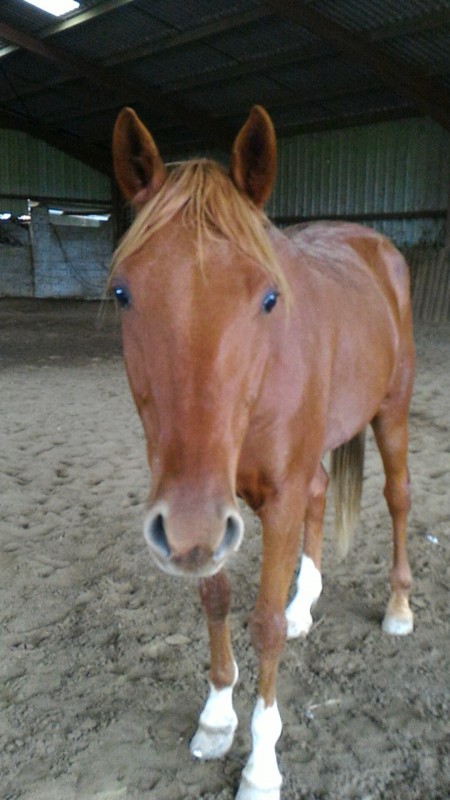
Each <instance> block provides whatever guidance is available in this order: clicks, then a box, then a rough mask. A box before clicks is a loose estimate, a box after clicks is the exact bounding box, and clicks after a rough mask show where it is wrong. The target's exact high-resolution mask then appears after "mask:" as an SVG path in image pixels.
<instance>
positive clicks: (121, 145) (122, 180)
mask: <svg viewBox="0 0 450 800" xmlns="http://www.w3.org/2000/svg"><path fill="white" fill-rule="evenodd" d="M112 153H113V163H114V174H115V176H116V180H117V183H118V184H119V187H120V189H121V191H122V192H123V194H124V196H125V197H126V199H127V200H129V201H130V202H131V203H132V204H133V205H134V207H135V208H137V209H139V208H141V206H143V205H144V204H145V203H146V202H147V200H150V198H151V197H153V195H154V194H156V192H158V191H159V190H160V188H161V186H162V185H163V183H164V181H165V180H166V177H167V172H166V168H165V166H164V164H163V162H162V159H161V156H160V155H159V151H158V148H157V146H156V144H155V142H154V140H153V137H152V136H151V134H150V133H149V132H148V130H147V128H146V127H145V125H143V123H142V122H141V120H140V119H139V117H138V116H137V114H135V112H134V111H133V109H131V108H124V109H122V111H121V112H120V114H119V116H118V117H117V120H116V124H115V125H114V132H113V142H112Z"/></svg>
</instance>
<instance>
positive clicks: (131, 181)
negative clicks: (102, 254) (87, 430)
mask: <svg viewBox="0 0 450 800" xmlns="http://www.w3.org/2000/svg"><path fill="white" fill-rule="evenodd" d="M275 151H276V147H275V135H274V131H273V127H272V124H271V122H270V119H269V117H268V116H267V114H266V112H265V111H264V110H263V109H261V108H259V107H255V108H254V109H253V110H252V112H251V114H250V116H249V119H248V120H247V122H246V124H245V125H244V127H243V128H242V130H241V131H240V133H239V135H238V136H237V138H236V141H235V144H234V148H233V152H232V160H231V168H230V173H229V174H227V173H226V172H225V171H224V170H223V169H222V168H221V167H219V166H218V165H217V164H215V163H214V162H210V161H204V160H201V161H192V162H186V164H181V165H179V166H178V167H176V168H175V169H173V170H169V171H168V170H167V169H166V167H165V166H164V164H163V162H162V160H161V157H160V155H159V152H158V149H157V147H156V145H155V143H154V141H153V138H152V137H151V135H150V133H149V132H148V131H147V130H146V128H145V127H144V126H143V124H142V123H141V122H140V120H139V119H138V118H137V117H136V115H135V114H134V112H133V111H131V110H130V109H124V111H122V112H121V114H120V115H119V117H118V119H117V122H116V126H115V130H114V139H113V155H114V166H115V172H116V177H117V181H118V183H119V186H120V187H121V189H122V191H123V193H124V194H125V196H126V197H127V198H128V199H129V200H131V202H132V203H133V204H134V206H135V207H136V209H137V210H138V214H137V217H136V220H135V222H134V223H133V225H132V227H131V228H130V230H129V231H128V233H127V235H126V237H125V239H124V240H123V242H122V244H121V245H120V246H119V248H118V250H117V252H116V255H115V258H114V263H113V269H112V274H111V281H110V283H111V287H112V289H113V291H114V293H115V295H116V297H117V299H118V301H119V303H120V305H121V306H122V308H123V316H122V330H123V348H124V358H125V364H126V369H127V374H128V378H129V382H130V386H131V390H132V393H133V397H134V400H135V403H136V406H137V409H138V411H139V414H140V416H141V419H142V423H143V426H144V430H145V434H146V438H147V446H148V458H149V463H150V467H151V470H152V476H153V480H152V491H151V496H150V507H149V511H148V514H147V517H146V520H145V531H144V532H145V538H146V540H147V543H148V545H149V547H150V550H151V553H152V555H153V557H154V559H155V561H156V563H157V564H158V565H159V566H160V567H161V568H162V569H164V570H165V571H166V572H169V573H172V574H192V575H195V576H205V575H212V574H214V573H215V572H217V571H218V570H219V569H220V568H221V566H222V565H223V564H224V562H225V561H226V559H227V557H228V556H229V555H230V554H231V553H233V552H234V551H236V550H237V548H238V547H239V544H240V542H241V539H242V535H243V527H244V526H243V522H242V519H241V516H240V514H239V511H238V508H237V504H236V479H237V470H238V463H239V459H240V454H241V449H242V445H243V442H244V440H245V438H246V436H247V433H248V427H249V418H250V413H251V410H252V407H253V406H254V404H255V401H256V399H257V397H258V394H259V391H260V387H261V383H262V381H263V377H264V373H265V370H266V367H267V364H268V360H269V358H270V326H271V324H273V323H271V321H272V319H273V317H275V316H276V315H273V317H272V316H271V317H270V319H269V318H268V313H269V312H270V311H271V310H272V308H273V307H274V306H275V304H276V300H277V296H278V291H279V286H280V283H282V276H281V275H280V274H279V270H278V266H277V263H276V259H275V256H274V253H273V251H272V248H271V245H270V242H269V238H268V235H267V231H266V226H267V222H266V219H265V217H264V215H263V213H262V211H261V208H262V206H263V204H264V203H265V201H266V200H267V198H268V196H269V194H270V190H271V187H272V183H273V178H274V172H275V157H276V156H275Z"/></svg>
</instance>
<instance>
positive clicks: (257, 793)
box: [236, 497, 305, 800]
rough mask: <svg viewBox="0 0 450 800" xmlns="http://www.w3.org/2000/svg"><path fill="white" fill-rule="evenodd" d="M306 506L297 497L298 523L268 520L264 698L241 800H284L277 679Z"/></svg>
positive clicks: (261, 645) (254, 628) (258, 631)
mask: <svg viewBox="0 0 450 800" xmlns="http://www.w3.org/2000/svg"><path fill="white" fill-rule="evenodd" d="M285 500H286V498H285ZM286 502H287V507H288V508H289V507H290V508H291V509H292V505H289V502H288V501H286ZM277 505H278V504H277ZM304 506H305V503H304V502H303V504H302V503H301V501H299V498H298V497H296V498H295V507H296V513H295V519H292V514H291V515H286V514H283V515H281V514H280V515H279V521H278V520H277V521H276V524H273V520H274V519H276V516H277V515H275V516H274V515H273V514H271V515H270V516H271V519H268V518H267V519H265V520H264V519H263V518H262V522H263V556H262V566H261V580H260V587H259V592H258V597H257V600H256V605H255V610H254V612H253V616H252V625H251V632H252V641H253V645H254V647H255V650H256V652H257V654H258V658H259V680H258V699H257V702H256V706H255V709H254V712H253V716H252V723H251V733H252V751H251V754H250V757H249V759H248V761H247V764H246V766H245V768H244V771H243V773H242V779H241V784H240V787H239V791H238V794H237V797H236V800H279V798H280V788H281V783H282V777H281V773H280V771H279V768H278V762H277V756H276V752H275V745H276V743H277V741H278V739H279V737H280V735H281V729H282V724H281V717H280V714H279V711H278V706H277V701H276V677H277V671H278V663H279V660H280V655H281V651H282V649H283V645H284V642H285V640H286V628H287V621H286V614H285V604H286V598H287V594H288V590H289V584H290V581H291V578H292V574H293V571H294V567H295V563H296V560H297V555H298V549H299V540H300V534H301V524H302V521H303V515H304ZM283 517H284V519H283ZM289 517H291V518H289ZM283 522H284V525H283Z"/></svg>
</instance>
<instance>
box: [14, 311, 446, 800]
mask: <svg viewBox="0 0 450 800" xmlns="http://www.w3.org/2000/svg"><path fill="white" fill-rule="evenodd" d="M98 311H99V307H98V305H96V304H86V303H69V302H66V303H63V302H60V303H57V302H54V303H50V302H44V301H12V300H3V301H1V302H0V356H1V359H2V361H1V363H2V369H1V372H0V381H1V387H0V389H1V427H0V430H1V448H0V491H1V494H0V530H1V542H0V546H1V556H0V558H1V561H0V592H1V595H0V601H1V653H0V676H1V683H0V705H1V715H0V748H1V754H0V786H1V788H0V795H1V797H2V798H4V800H19V799H20V800H73V799H75V798H76V800H119V799H120V800H125V799H126V800H150V798H151V799H152V800H198V798H203V799H204V800H232V798H233V797H234V792H235V790H236V787H237V784H238V781H239V776H240V773H241V770H242V767H243V765H244V763H245V760H246V757H247V754H248V749H249V732H248V730H249V719H250V714H251V710H252V706H253V701H254V696H255V680H256V660H255V657H254V654H253V652H252V649H251V646H250V643H249V635H248V628H247V624H248V616H249V613H250V611H251V608H252V603H253V599H254V597H255V592H256V586H257V576H258V563H259V555H260V543H259V533H258V527H257V524H256V522H255V520H254V518H253V517H252V516H251V515H250V514H248V513H247V514H246V524H247V532H246V537H245V542H244V545H243V547H242V550H241V552H240V554H239V555H238V556H237V557H236V558H235V560H234V561H233V563H232V566H231V575H232V582H233V587H234V605H233V629H234V644H235V653H236V658H237V661H238V663H239V667H240V681H239V684H238V687H237V691H236V708H237V711H238V715H239V718H240V727H239V728H238V732H237V735H236V741H235V744H234V746H233V748H232V751H231V752H230V754H229V755H228V756H227V757H226V758H225V759H224V760H223V761H220V762H216V763H213V762H209V763H206V764H201V763H196V762H194V761H193V760H192V759H191V757H190V755H189V751H188V741H189V739H190V737H191V736H192V734H193V732H194V730H195V727H196V721H197V716H198V713H199V711H200V708H201V706H202V703H203V700H204V698H205V697H206V690H207V685H206V676H207V669H208V650H207V639H206V631H205V626H204V625H203V620H202V614H201V609H200V604H199V601H198V599H197V594H196V590H195V586H194V585H193V584H191V583H190V582H183V581H178V580H176V579H173V578H168V577H165V576H163V575H161V574H159V573H158V572H157V571H156V569H155V568H154V567H153V566H152V564H151V563H150V560H149V557H148V555H147V551H146V547H145V544H144V541H143V537H142V533H141V520H142V516H143V509H144V503H145V498H146V494H147V491H148V473H147V466H146V461H145V448H144V443H143V437H142V435H141V429H140V423H139V420H138V417H137V415H136V413H135V411H134V407H133V405H132V402H131V399H130V396H129V392H128V387H127V383H126V379H125V375H124V371H123V366H122V362H121V357H120V344H119V330H118V320H117V318H116V316H115V312H114V311H113V310H112V309H111V308H108V309H107V311H106V313H105V315H104V318H103V322H102V324H101V326H99V324H98ZM416 338H417V346H418V367H417V384H416V392H415V398H414V403H413V407H412V413H411V459H410V466H411V472H412V479H413V509H412V512H411V515H410V537H409V541H410V547H409V550H410V557H411V566H412V569H413V573H414V578H415V584H414V593H413V598H412V605H413V609H414V611H415V617H416V631H415V633H414V634H413V635H412V636H411V637H407V638H405V639H402V638H396V637H393V638H392V637H388V636H386V635H385V634H382V632H381V630H380V620H381V617H382V614H383V611H384V606H385V602H386V600H387V594H388V588H387V587H388V572H389V565H390V551H391V546H390V532H389V523H388V516H387V511H386V509H385V505H384V501H383V497H382V484H383V481H382V475H381V470H380V462H379V458H378V455H377V454H376V452H375V451H374V448H373V444H372V440H370V442H369V452H368V456H367V462H366V479H365V487H364V496H363V509H362V521H361V531H360V534H359V537H358V540H357V542H356V544H355V546H354V548H353V550H352V552H351V554H350V556H349V557H348V559H347V561H346V562H345V563H343V564H336V562H335V559H334V553H333V547H332V526H331V514H330V516H329V517H328V521H327V536H326V538H327V544H326V553H325V560H324V592H323V595H322V598H321V600H320V602H319V604H318V606H317V608H316V611H315V620H316V622H315V625H314V627H313V629H312V631H311V633H310V636H309V638H308V640H306V641H293V642H289V643H288V644H287V645H286V648H285V653H284V658H283V662H282V666H281V669H280V679H279V705H280V710H281V714H282V717H283V721H284V730H283V734H282V737H281V739H280V742H279V745H278V752H279V755H280V766H281V769H282V772H283V774H284V789H283V800H293V799H294V798H295V800H297V799H298V800H350V799H351V800H394V799H395V800H444V798H448V797H449V796H450V765H449V733H450V727H449V716H450V714H449V712H450V673H449V655H450V636H449V628H450V625H449V595H448V587H449V583H450V580H449V579H450V560H449V549H450V539H449V525H450V485H449V475H450V401H449V398H450V328H448V327H447V328H442V327H441V328H434V329H433V328H419V329H418V330H417V333H416Z"/></svg>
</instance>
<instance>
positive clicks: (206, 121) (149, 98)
mask: <svg viewBox="0 0 450 800" xmlns="http://www.w3.org/2000/svg"><path fill="white" fill-rule="evenodd" d="M0 37H1V38H3V39H5V40H6V41H9V42H11V43H13V44H16V45H17V46H18V47H20V48H22V49H24V50H27V51H28V52H31V53H33V54H34V55H37V56H39V57H41V58H44V59H46V60H48V61H51V62H52V63H54V64H56V66H57V67H58V68H59V69H60V70H62V71H63V72H66V73H67V74H68V75H71V76H72V77H76V78H83V79H85V80H87V81H88V83H92V84H97V85H100V86H101V87H102V88H103V89H104V91H105V92H110V93H112V94H113V96H114V94H115V92H119V93H120V95H121V97H123V96H127V95H128V96H129V97H130V98H132V99H133V100H134V101H136V100H139V102H142V103H143V104H145V105H146V106H149V107H152V108H153V109H154V113H155V114H157V113H158V114H161V113H162V114H167V115H168V116H171V117H173V118H175V120H176V121H177V123H178V125H181V126H184V127H186V128H189V129H191V130H192V131H194V132H195V133H201V135H202V136H205V135H206V136H207V137H208V138H210V139H211V140H212V141H214V142H215V144H216V145H217V146H218V147H222V148H224V149H227V150H228V148H229V146H230V144H231V142H232V141H233V135H234V133H233V132H232V131H228V130H227V126H226V125H225V126H224V125H223V124H220V125H219V124H218V123H217V122H215V120H213V119H212V118H211V117H210V116H209V115H208V114H206V113H204V112H203V111H201V109H194V108H191V107H188V106H185V105H184V104H182V103H180V102H178V101H176V100H169V99H168V98H166V97H164V96H163V95H162V93H161V92H160V91H158V90H157V89H155V88H153V87H149V86H146V85H145V84H142V83H140V82H139V81H135V80H128V79H127V78H124V77H123V76H121V75H119V74H117V70H113V69H107V68H105V67H102V66H100V65H98V64H96V63H95V62H92V61H90V60H88V59H84V58H80V57H78V56H74V55H73V54H71V53H70V52H69V51H67V50H63V49H62V48H59V47H56V46H55V45H53V44H50V43H49V42H45V41H42V40H41V39H37V38H36V37H34V36H30V35H29V34H27V33H24V32H23V31H20V30H18V29H17V28H13V27H12V26H11V25H7V24H6V23H4V22H0Z"/></svg>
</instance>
